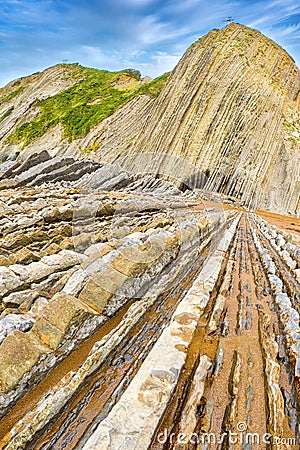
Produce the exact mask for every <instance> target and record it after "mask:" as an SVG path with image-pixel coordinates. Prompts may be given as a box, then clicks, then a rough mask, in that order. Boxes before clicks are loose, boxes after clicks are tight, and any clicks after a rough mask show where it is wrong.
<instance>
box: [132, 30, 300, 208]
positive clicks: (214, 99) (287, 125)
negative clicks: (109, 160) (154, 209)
mask: <svg viewBox="0 0 300 450" xmlns="http://www.w3.org/2000/svg"><path fill="white" fill-rule="evenodd" d="M299 85H300V75H299V70H298V68H297V67H296V65H295V63H294V61H293V60H292V58H291V57H290V56H289V55H288V54H287V53H286V52H285V51H284V50H282V49H281V48H280V47H279V46H278V45H276V44H275V43H273V42H272V41H270V40H269V39H267V38H266V37H265V36H263V35H262V34H261V33H259V32H258V31H254V30H252V29H250V28H247V27H245V26H241V25H238V24H230V25H229V26H227V27H226V28H225V29H223V30H213V31H211V32H210V33H209V34H208V35H206V36H205V37H203V38H202V39H200V40H199V41H198V42H196V43H195V44H193V45H192V46H191V47H190V48H189V49H188V50H187V52H186V54H185V55H184V56H183V58H182V59H181V61H180V62H179V64H178V65H177V67H176V68H175V70H174V71H173V73H172V75H171V77H170V79H169V82H168V83H167V85H166V86H165V88H164V90H163V92H162V93H161V95H160V97H159V98H158V99H157V101H156V104H155V105H154V107H153V111H152V112H151V114H150V115H149V117H148V120H147V122H146V124H145V125H144V128H143V130H142V133H141V134H140V137H139V139H136V140H135V142H134V145H133V148H132V151H135V152H136V151H143V152H144V151H146V152H147V151H153V152H157V153H159V152H167V153H168V154H173V155H178V156H181V157H184V158H185V159H188V160H189V161H190V162H191V163H192V164H194V165H196V166H197V167H199V168H200V169H201V170H202V171H203V172H204V173H205V174H206V175H207V176H208V181H207V183H206V186H205V188H207V189H209V190H216V191H218V192H222V193H225V194H227V195H232V196H235V197H238V198H241V199H242V200H243V201H245V203H246V204H248V205H249V206H250V207H252V208H257V207H260V208H270V209H273V210H278V211H285V212H287V211H292V212H294V211H295V210H297V208H298V209H299V206H298V205H299V187H300V175H299V162H300V152H299V145H300V134H299V132H300V122H299V100H300V96H299Z"/></svg>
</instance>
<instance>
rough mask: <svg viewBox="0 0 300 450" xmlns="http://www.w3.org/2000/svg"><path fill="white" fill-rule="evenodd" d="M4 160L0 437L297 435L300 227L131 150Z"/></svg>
mask: <svg viewBox="0 0 300 450" xmlns="http://www.w3.org/2000/svg"><path fill="white" fill-rule="evenodd" d="M186 167H187V166H186ZM131 169H134V168H131ZM161 170H162V171H164V170H167V167H164V166H162V167H161ZM0 173H1V174H2V179H1V182H0V188H1V189H0V301H1V303H0V361H1V365H0V448H3V449H6V450H9V449H11V450H16V449H19V448H34V449H36V450H38V449H42V448H43V449H44V450H46V449H49V450H50V449H51V450H52V449H53V448H67V449H70V450H71V449H73V448H74V449H75V448H85V449H93V448H97V449H99V448H101V449H102V448H103V449H111V450H117V449H120V450H123V449H124V450H128V449H129V448H143V449H147V448H148V449H151V450H160V449H162V448H164V446H165V445H166V446H167V447H168V448H169V449H174V450H182V449H184V448H186V445H189V443H191V445H192V442H191V441H190V440H191V439H196V440H197V442H198V444H199V445H198V448H201V447H202V441H203V445H204V448H205V445H206V444H207V439H208V438H209V439H213V437H214V438H215V439H218V440H220V439H223V448H230V444H231V441H230V439H231V436H233V437H234V436H236V433H238V438H239V440H240V442H242V441H243V439H244V441H243V443H244V444H245V445H244V447H245V448H248V444H249V442H248V443H247V441H246V439H248V440H249V439H250V444H251V442H253V441H252V439H257V436H259V437H260V439H263V438H264V439H269V443H268V445H269V447H270V448H274V449H278V450H283V449H289V448H293V446H294V447H295V445H297V442H298V439H299V438H300V433H299V425H298V424H299V401H300V400H299V399H300V385H299V370H300V364H299V357H300V348H299V335H300V329H299V312H300V310H299V303H300V298H299V292H300V288H299V286H300V285H299V282H300V279H299V276H300V275H299V271H300V266H299V264H300V258H299V255H300V253H299V251H300V250H299V247H298V246H297V241H295V242H293V239H292V237H291V236H290V235H289V234H288V233H287V232H284V231H283V230H282V229H281V228H280V227H278V226H270V225H269V223H268V222H266V221H265V220H263V219H262V218H260V217H259V216H258V215H255V214H248V213H246V212H241V210H240V211H238V210H236V209H234V207H232V206H231V207H230V209H225V210H224V209H223V207H224V205H221V204H218V203H217V202H209V203H206V202H205V201H201V200H200V199H199V198H198V197H197V196H196V195H195V194H193V193H191V192H189V191H187V192H182V191H181V190H179V189H177V188H176V187H175V186H174V185H173V184H171V183H170V182H169V181H166V180H163V179H161V178H155V177H153V176H151V175H149V174H145V173H136V172H135V171H134V170H132V171H130V170H129V168H128V167H126V168H124V167H122V166H120V165H119V164H108V165H102V164H101V163H99V162H97V161H95V160H86V159H80V160H77V159H75V158H74V157H72V156H54V157H51V156H50V155H49V153H48V152H47V151H41V152H39V153H38V154H33V155H32V156H31V157H30V158H28V159H27V160H25V161H22V160H20V159H17V160H7V161H5V162H4V163H3V164H2V165H0ZM200 175H201V174H200ZM200 178H201V177H200ZM200 178H199V179H200ZM180 180H182V178H181V179H180ZM183 181H184V180H183ZM226 208H228V207H226ZM281 219H282V221H283V220H284V217H283V216H282V218H281ZM285 220H286V223H287V229H289V227H290V224H291V222H292V221H293V223H294V225H295V226H296V225H297V224H299V219H296V218H287V217H286V218H285ZM263 399H264V400H263ZM251 433H253V434H251ZM268 433H269V434H270V436H271V437H270V436H269V434H268ZM182 436H183V437H184V440H183V438H182ZM268 436H269V437H268ZM260 443H261V445H263V444H264V443H263V442H262V441H260ZM199 446H200V447H199ZM289 446H290V447H289ZM206 448H207V447H206Z"/></svg>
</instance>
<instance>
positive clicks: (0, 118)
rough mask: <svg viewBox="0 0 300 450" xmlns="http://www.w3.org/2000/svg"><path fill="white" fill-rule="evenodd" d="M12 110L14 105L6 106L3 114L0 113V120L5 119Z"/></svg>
mask: <svg viewBox="0 0 300 450" xmlns="http://www.w3.org/2000/svg"><path fill="white" fill-rule="evenodd" d="M13 110H14V107H13V106H11V107H10V108H8V109H7V110H6V111H5V113H4V114H2V116H1V117H0V122H2V120H4V119H6V117H8V116H9V115H10V114H11V113H12V112H13Z"/></svg>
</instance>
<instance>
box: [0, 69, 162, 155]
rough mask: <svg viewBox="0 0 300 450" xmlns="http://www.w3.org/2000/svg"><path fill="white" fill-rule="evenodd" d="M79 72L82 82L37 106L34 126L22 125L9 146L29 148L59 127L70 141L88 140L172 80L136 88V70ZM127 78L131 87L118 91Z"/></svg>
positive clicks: (89, 70)
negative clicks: (114, 117) (110, 119)
mask: <svg viewBox="0 0 300 450" xmlns="http://www.w3.org/2000/svg"><path fill="white" fill-rule="evenodd" d="M76 71H78V73H77V77H78V78H79V81H78V82H77V83H76V84H74V85H73V86H72V87H70V88H69V89H66V90H65V91H63V92H61V93H59V94H56V95H54V96H53V97H49V98H47V99H44V100H41V101H39V102H37V104H36V106H38V107H39V108H40V114H39V115H38V116H37V117H36V118H34V119H33V120H32V121H31V122H27V123H24V124H22V125H20V126H19V127H18V128H17V129H16V130H15V131H14V132H13V133H12V134H11V135H10V136H9V137H8V138H7V142H13V143H19V142H22V143H23V146H24V147H26V145H28V144H29V143H30V142H32V141H33V140H35V139H37V138H38V137H41V136H42V135H43V134H44V133H45V132H46V131H47V130H48V129H49V128H51V127H53V126H54V125H57V124H58V123H61V124H62V126H63V129H64V131H63V137H64V138H68V139H69V141H72V140H73V139H75V138H78V137H81V136H85V135H86V134H87V133H88V132H89V131H90V130H91V128H93V127H94V126H95V125H97V124H98V123H99V122H101V121H102V120H104V119H105V118H106V117H108V116H110V115H112V114H113V113H114V112H115V111H116V110H117V109H118V108H119V107H120V106H122V105H124V104H125V103H126V102H128V101H129V100H131V99H132V98H133V97H135V96H137V95H140V94H147V95H149V96H150V97H156V96H157V95H158V94H159V93H160V92H161V90H162V88H163V86H164V85H165V83H166V81H167V79H168V76H169V74H165V75H162V76H161V77H158V78H156V79H155V80H153V81H151V82H150V83H145V84H143V85H142V86H137V84H138V85H139V83H137V82H136V80H139V79H140V72H139V71H135V70H133V69H126V70H123V71H120V72H109V71H106V70H98V69H90V68H85V67H82V66H77V68H76ZM124 76H130V77H131V78H132V84H129V85H128V86H127V87H126V88H122V89H118V88H117V86H118V81H119V80H121V81H122V78H124Z"/></svg>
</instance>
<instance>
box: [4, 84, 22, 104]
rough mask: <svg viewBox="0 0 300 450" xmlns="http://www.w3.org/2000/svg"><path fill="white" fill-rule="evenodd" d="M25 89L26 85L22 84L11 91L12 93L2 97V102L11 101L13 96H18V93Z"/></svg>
mask: <svg viewBox="0 0 300 450" xmlns="http://www.w3.org/2000/svg"><path fill="white" fill-rule="evenodd" d="M24 89H26V86H20V87H19V88H18V89H15V90H14V91H12V92H10V94H8V95H7V96H6V97H4V98H2V99H1V98H0V103H6V102H9V101H10V100H12V99H13V98H15V97H17V95H20V94H21V92H23V91H24Z"/></svg>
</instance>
